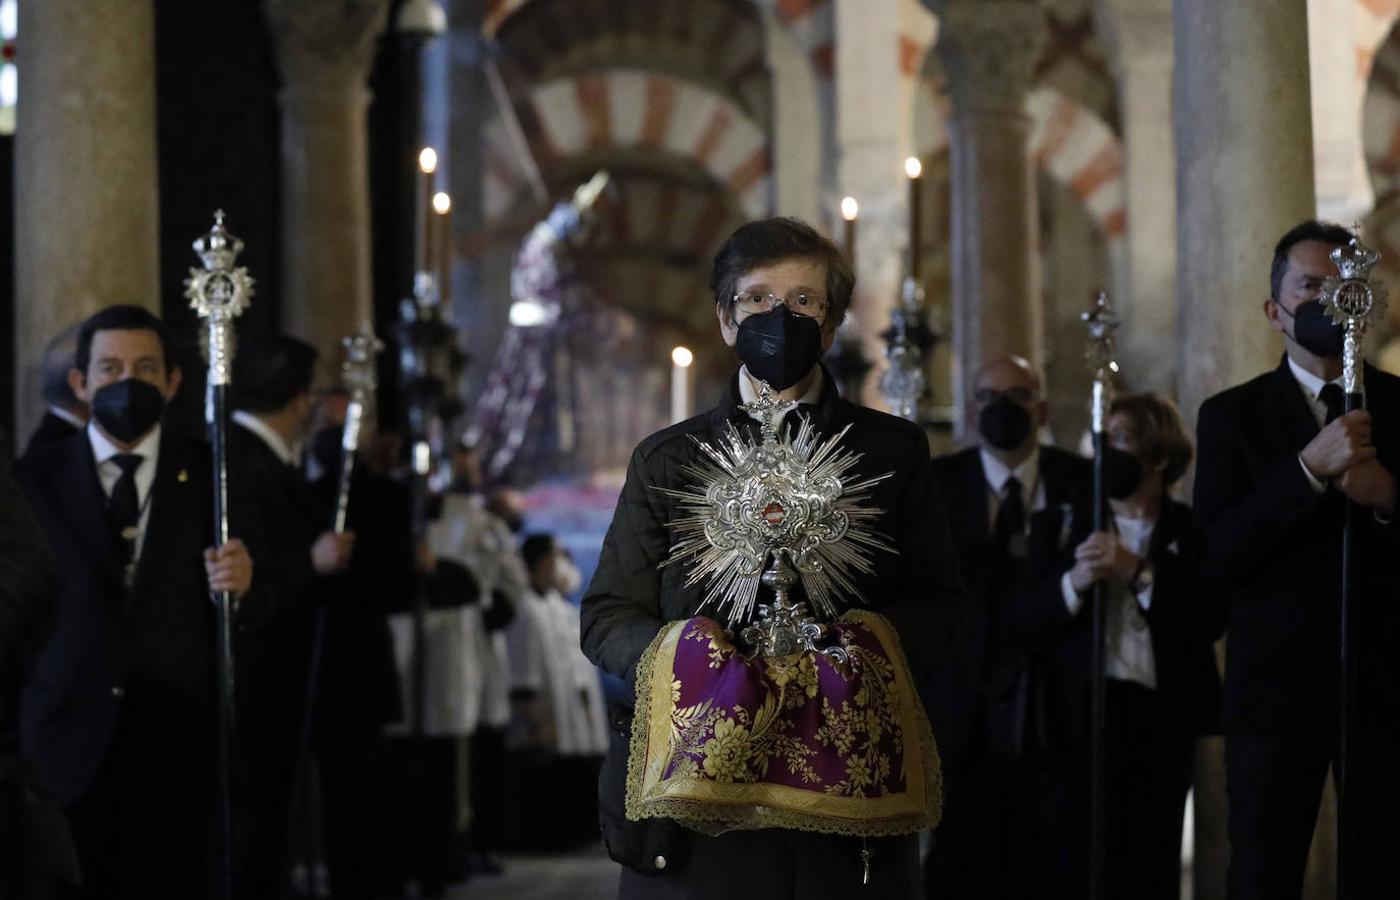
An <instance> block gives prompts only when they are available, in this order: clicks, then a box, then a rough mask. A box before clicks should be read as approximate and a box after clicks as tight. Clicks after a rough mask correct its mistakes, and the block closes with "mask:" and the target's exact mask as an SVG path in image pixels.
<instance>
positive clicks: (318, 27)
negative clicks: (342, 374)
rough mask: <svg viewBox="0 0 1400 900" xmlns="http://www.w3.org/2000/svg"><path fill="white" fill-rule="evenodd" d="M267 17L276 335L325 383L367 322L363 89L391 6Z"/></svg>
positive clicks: (298, 5) (317, 3)
mask: <svg viewBox="0 0 1400 900" xmlns="http://www.w3.org/2000/svg"><path fill="white" fill-rule="evenodd" d="M265 9H266V14H267V17H268V21H269V28H270V31H271V33H272V36H273V41H274V44H275V47H276V51H277V64H278V68H279V70H280V72H281V75H282V84H283V87H282V90H281V92H280V93H279V94H278V102H279V104H280V106H281V110H282V148H281V158H282V259H283V263H282V284H281V286H280V289H281V298H280V299H281V304H282V311H283V316H282V323H283V329H284V330H285V331H287V332H288V333H290V334H293V335H295V336H297V337H300V338H303V339H305V340H307V341H310V342H311V343H312V344H313V345H314V346H315V347H316V348H317V349H318V350H319V351H320V352H321V369H322V373H323V374H324V375H326V376H331V377H333V376H334V375H335V374H336V373H337V372H338V371H339V360H340V355H341V343H340V342H341V339H342V338H343V337H344V336H345V335H348V334H352V333H354V332H356V331H358V330H359V329H360V328H361V327H362V326H363V325H365V324H368V323H370V322H372V320H373V297H372V294H373V292H372V286H371V279H370V275H371V269H370V203H369V160H368V156H369V146H368V135H367V131H366V121H367V113H368V108H369V101H370V92H369V90H368V88H367V87H366V81H367V79H368V76H369V70H370V66H371V64H372V62H373V59H374V52H375V49H376V45H377V41H378V37H379V35H380V33H381V32H382V31H383V30H384V25H385V22H386V20H387V17H388V11H389V3H388V0H373V2H352V0H269V2H268V3H267V5H266V7H265ZM405 289H407V288H405Z"/></svg>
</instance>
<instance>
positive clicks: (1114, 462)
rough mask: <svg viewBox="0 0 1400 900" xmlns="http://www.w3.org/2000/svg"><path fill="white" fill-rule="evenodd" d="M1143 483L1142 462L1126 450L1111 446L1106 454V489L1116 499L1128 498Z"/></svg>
mask: <svg viewBox="0 0 1400 900" xmlns="http://www.w3.org/2000/svg"><path fill="white" fill-rule="evenodd" d="M1140 484H1142V463H1140V462H1138V458H1137V457H1136V456H1133V455H1132V454H1131V453H1129V452H1127V451H1126V450H1119V449H1118V448H1117V447H1109V448H1108V451H1107V453H1106V454H1105V456H1104V490H1106V491H1108V496H1110V497H1112V498H1113V499H1114V500H1126V499H1128V498H1129V497H1131V496H1132V495H1133V492H1134V491H1136V490H1137V489H1138V485H1140Z"/></svg>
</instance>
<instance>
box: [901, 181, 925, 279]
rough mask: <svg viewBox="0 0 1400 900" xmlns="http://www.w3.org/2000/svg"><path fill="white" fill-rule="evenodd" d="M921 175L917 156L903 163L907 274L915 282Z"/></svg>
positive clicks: (917, 265) (918, 243)
mask: <svg viewBox="0 0 1400 900" xmlns="http://www.w3.org/2000/svg"><path fill="white" fill-rule="evenodd" d="M923 173H924V167H923V164H922V163H920V162H919V158H918V157H917V156H911V157H909V158H908V159H906V160H905V161H904V174H905V175H907V176H909V274H910V276H911V277H913V278H914V279H915V280H916V281H917V280H918V278H919V245H920V244H922V243H923V240H922V236H921V235H920V233H919V220H920V218H921V217H920V215H919V207H920V198H919V184H920V181H921V179H920V177H919V176H921V175H922V174H923Z"/></svg>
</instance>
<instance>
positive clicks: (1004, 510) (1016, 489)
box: [996, 475, 1026, 553]
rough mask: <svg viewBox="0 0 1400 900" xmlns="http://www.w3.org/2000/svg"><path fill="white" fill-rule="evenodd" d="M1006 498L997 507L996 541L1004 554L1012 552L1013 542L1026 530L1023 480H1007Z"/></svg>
mask: <svg viewBox="0 0 1400 900" xmlns="http://www.w3.org/2000/svg"><path fill="white" fill-rule="evenodd" d="M1003 490H1004V492H1005V496H1004V497H1002V500H1001V505H1000V506H998V507H997V521H996V539H997V546H998V547H999V548H1001V550H1002V551H1003V552H1006V553H1009V552H1012V545H1013V541H1014V540H1015V539H1016V538H1018V537H1020V536H1021V534H1022V533H1023V532H1024V531H1025V530H1026V501H1025V499H1024V498H1023V497H1022V496H1021V480H1020V479H1019V478H1017V477H1016V476H1015V475H1013V476H1011V477H1010V478H1008V479H1006V484H1005V486H1004V488H1003Z"/></svg>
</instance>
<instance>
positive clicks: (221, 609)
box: [185, 210, 253, 900]
mask: <svg viewBox="0 0 1400 900" xmlns="http://www.w3.org/2000/svg"><path fill="white" fill-rule="evenodd" d="M194 251H195V253H196V254H198V255H199V258H200V261H201V262H202V263H203V264H204V268H203V269H194V268H191V269H190V277H189V278H188V279H186V280H185V296H186V297H188V298H189V301H190V307H191V308H192V309H193V310H194V311H195V312H196V313H198V314H199V317H200V318H201V319H203V320H204V325H203V332H204V334H203V336H204V348H203V349H204V356H205V358H206V360H207V361H208V363H209V377H208V394H207V396H206V398H205V404H204V414H205V420H206V422H207V424H208V428H209V439H210V442H211V443H212V444H213V451H214V544H215V546H217V547H222V546H223V545H224V544H226V543H227V542H228V458H227V446H228V400H227V397H226V394H227V391H228V385H229V382H230V381H231V380H232V374H233V356H234V332H233V320H234V319H236V318H238V316H239V315H241V314H242V313H243V311H244V310H245V309H247V308H248V304H249V301H250V300H251V299H252V296H253V279H252V278H251V277H249V275H248V270H247V269H245V268H243V267H242V266H235V265H234V260H235V259H237V257H238V254H239V253H242V252H243V242H242V241H240V240H239V239H238V238H236V237H234V236H233V235H231V234H229V233H228V230H227V229H225V228H224V213H223V210H219V211H218V212H216V213H214V227H213V228H212V229H211V230H210V231H209V233H208V234H206V235H204V236H203V237H201V238H198V239H197V240H196V241H195V242H194ZM213 600H214V606H215V609H216V611H217V612H216V617H217V629H216V634H217V641H218V648H217V652H216V656H217V672H218V680H219V715H218V722H219V735H218V737H219V748H218V776H219V785H218V798H219V807H218V817H219V821H218V855H217V860H218V867H219V868H218V877H219V886H218V890H219V896H220V897H222V898H225V900H230V898H232V897H233V879H234V871H233V841H234V825H233V823H234V815H233V786H232V768H233V733H234V727H235V723H234V667H233V597H232V596H231V595H230V594H229V592H228V591H216V592H214V593H213Z"/></svg>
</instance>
